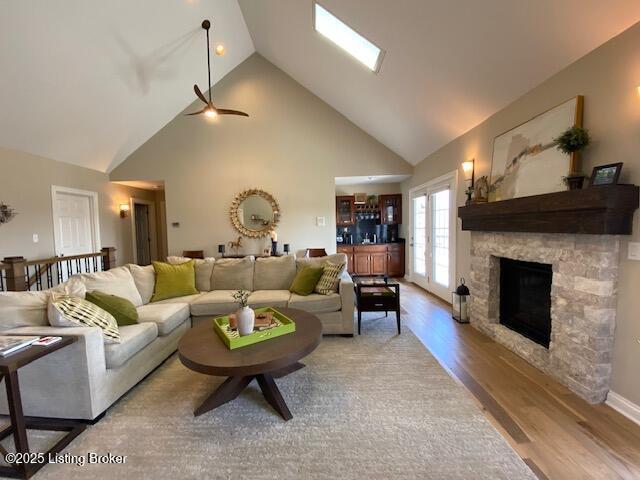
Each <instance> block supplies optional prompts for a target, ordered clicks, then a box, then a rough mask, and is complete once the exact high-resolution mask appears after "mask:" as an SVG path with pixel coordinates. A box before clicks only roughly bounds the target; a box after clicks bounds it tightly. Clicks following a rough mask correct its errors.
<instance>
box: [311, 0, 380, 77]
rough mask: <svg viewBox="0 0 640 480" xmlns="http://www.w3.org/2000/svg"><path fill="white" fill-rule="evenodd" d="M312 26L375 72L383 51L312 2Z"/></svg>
mask: <svg viewBox="0 0 640 480" xmlns="http://www.w3.org/2000/svg"><path fill="white" fill-rule="evenodd" d="M313 13H314V16H313V18H314V28H315V29H316V31H317V32H318V33H320V34H321V35H323V36H324V37H326V38H328V39H329V40H331V41H332V42H333V43H335V44H336V45H337V46H339V47H340V48H342V49H343V50H345V51H346V52H347V53H348V54H350V55H351V56H352V57H354V58H355V59H356V60H358V61H360V62H361V63H363V64H364V65H366V66H367V67H368V68H369V69H370V70H372V71H374V72H377V71H378V70H379V69H380V63H382V56H383V52H382V50H380V49H379V48H378V47H376V46H375V45H374V44H373V43H371V42H370V41H369V40H367V39H366V38H364V37H363V36H362V35H360V34H359V33H357V32H356V31H354V30H353V29H352V28H351V27H349V26H348V25H347V24H346V23H344V22H342V21H341V20H339V19H338V18H336V17H335V16H334V15H333V14H331V13H330V12H329V11H328V10H326V9H324V8H323V7H321V6H320V5H318V4H317V3H314V4H313Z"/></svg>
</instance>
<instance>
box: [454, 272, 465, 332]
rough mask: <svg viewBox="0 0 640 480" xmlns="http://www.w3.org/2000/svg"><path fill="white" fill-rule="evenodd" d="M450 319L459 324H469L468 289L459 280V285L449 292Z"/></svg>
mask: <svg viewBox="0 0 640 480" xmlns="http://www.w3.org/2000/svg"><path fill="white" fill-rule="evenodd" d="M451 297H452V298H451V317H453V319H454V320H455V321H456V322H459V323H469V287H467V286H466V285H465V284H464V278H461V279H460V285H458V288H456V291H455V292H451Z"/></svg>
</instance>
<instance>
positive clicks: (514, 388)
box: [362, 281, 640, 480]
mask: <svg viewBox="0 0 640 480" xmlns="http://www.w3.org/2000/svg"><path fill="white" fill-rule="evenodd" d="M400 288H401V304H402V322H403V325H404V326H405V327H406V326H409V327H410V328H411V330H412V331H413V332H414V333H415V334H416V335H417V336H418V337H419V338H420V340H421V341H422V343H424V345H425V346H426V347H427V348H428V349H429V350H430V351H431V353H432V354H433V355H434V356H435V357H436V358H437V359H438V360H439V362H440V363H441V364H442V365H443V366H444V367H445V368H446V369H448V370H449V371H450V372H451V373H452V375H453V376H454V377H455V378H457V379H458V380H459V381H460V382H461V383H462V384H463V385H465V386H466V387H467V388H468V390H469V391H470V392H471V393H472V394H473V396H474V397H475V398H476V399H477V401H478V403H479V404H480V406H481V408H482V409H483V411H484V412H485V414H486V415H487V417H488V418H489V419H490V421H491V422H492V423H493V424H494V425H495V427H496V428H497V429H498V430H499V431H500V432H501V433H502V434H503V435H504V436H505V438H506V439H507V440H508V441H509V443H510V444H511V446H512V447H513V448H514V449H515V450H516V451H517V452H518V454H519V455H520V456H521V457H522V458H523V459H524V461H525V462H526V463H527V464H528V465H529V466H530V467H531V469H532V470H533V471H534V472H535V473H536V474H537V475H538V477H539V478H541V479H547V478H548V479H553V480H555V479H571V480H574V479H607V480H608V479H640V426H638V425H636V424H634V423H633V422H631V421H630V420H628V419H626V418H625V417H624V416H622V415H620V414H619V413H617V412H616V411H615V410H613V409H611V408H610V407H608V406H606V405H590V404H588V403H587V402H585V401H584V400H582V399H581V398H580V397H578V396H577V395H575V394H573V393H571V391H570V390H568V389H567V388H566V387H564V386H562V385H561V384H559V383H558V382H556V381H555V380H553V379H551V378H550V377H549V376H547V375H545V374H543V373H542V372H541V371H539V370H537V369H535V368H534V367H532V366H531V365H529V364H528V363H527V362H526V361H524V360H523V359H522V358H520V357H518V356H517V355H516V354H514V353H512V352H511V351H509V350H507V349H506V348H505V347H503V346H501V345H500V344H498V343H496V342H494V341H493V340H491V339H490V338H488V337H486V336H485V335H483V334H482V333H480V332H478V331H477V330H475V329H474V328H473V327H471V326H470V325H460V324H458V323H456V322H455V321H454V320H452V319H451V315H450V307H449V305H447V304H446V303H444V302H442V301H440V300H439V299H437V298H436V297H434V296H431V295H429V294H427V293H426V292H425V291H424V290H422V289H420V288H418V287H416V286H415V285H413V284H410V283H407V282H404V281H403V282H402V286H401V287H400ZM389 320H390V321H395V318H394V315H392V314H390V315H389ZM366 330H367V327H366V322H363V332H362V333H363V335H366Z"/></svg>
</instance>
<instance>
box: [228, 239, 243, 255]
mask: <svg viewBox="0 0 640 480" xmlns="http://www.w3.org/2000/svg"><path fill="white" fill-rule="evenodd" d="M228 245H229V248H230V249H232V250H235V252H236V253H238V250H240V249H241V248H242V237H238V240H236V241H235V242H233V241H231V242H229V244H228Z"/></svg>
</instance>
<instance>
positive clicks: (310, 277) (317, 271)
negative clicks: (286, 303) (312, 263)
mask: <svg viewBox="0 0 640 480" xmlns="http://www.w3.org/2000/svg"><path fill="white" fill-rule="evenodd" d="M322 272H324V267H304V268H303V269H302V270H300V271H299V272H298V273H296V277H295V278H294V279H293V283H292V284H291V287H289V291H290V292H293V293H297V294H298V295H303V296H305V297H306V296H307V295H309V294H310V293H312V292H313V289H314V288H316V284H317V283H318V280H320V277H321V276H322Z"/></svg>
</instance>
